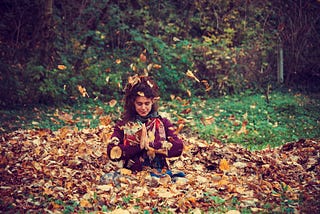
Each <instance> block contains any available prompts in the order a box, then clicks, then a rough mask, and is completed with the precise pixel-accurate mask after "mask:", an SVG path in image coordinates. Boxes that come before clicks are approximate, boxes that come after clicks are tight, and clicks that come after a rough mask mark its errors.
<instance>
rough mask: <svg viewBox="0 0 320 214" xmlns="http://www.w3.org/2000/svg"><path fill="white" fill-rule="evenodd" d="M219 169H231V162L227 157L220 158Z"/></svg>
mask: <svg viewBox="0 0 320 214" xmlns="http://www.w3.org/2000/svg"><path fill="white" fill-rule="evenodd" d="M219 169H220V170H221V171H229V169H230V166H229V163H228V161H227V160H226V159H221V160H220V164H219Z"/></svg>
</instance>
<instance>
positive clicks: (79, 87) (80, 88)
mask: <svg viewBox="0 0 320 214" xmlns="http://www.w3.org/2000/svg"><path fill="white" fill-rule="evenodd" d="M78 91H79V92H80V94H81V95H82V96H83V97H86V96H87V97H89V95H88V93H87V89H86V88H85V87H82V86H81V85H78Z"/></svg>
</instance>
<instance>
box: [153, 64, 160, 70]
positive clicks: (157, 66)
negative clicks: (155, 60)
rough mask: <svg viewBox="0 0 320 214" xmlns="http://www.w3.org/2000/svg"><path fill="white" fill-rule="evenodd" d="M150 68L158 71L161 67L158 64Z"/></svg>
mask: <svg viewBox="0 0 320 214" xmlns="http://www.w3.org/2000/svg"><path fill="white" fill-rule="evenodd" d="M152 67H153V68H154V69H160V68H161V65H159V64H153V65H152Z"/></svg>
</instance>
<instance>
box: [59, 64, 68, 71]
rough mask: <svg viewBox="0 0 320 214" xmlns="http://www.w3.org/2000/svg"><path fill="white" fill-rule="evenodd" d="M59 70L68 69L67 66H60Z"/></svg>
mask: <svg viewBox="0 0 320 214" xmlns="http://www.w3.org/2000/svg"><path fill="white" fill-rule="evenodd" d="M58 69H59V70H66V69H67V66H65V65H58Z"/></svg>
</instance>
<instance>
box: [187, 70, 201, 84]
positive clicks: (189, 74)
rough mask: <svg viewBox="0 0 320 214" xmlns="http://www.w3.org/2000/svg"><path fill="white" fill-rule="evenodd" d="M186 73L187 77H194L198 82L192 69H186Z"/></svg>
mask: <svg viewBox="0 0 320 214" xmlns="http://www.w3.org/2000/svg"><path fill="white" fill-rule="evenodd" d="M186 75H187V77H189V78H191V79H194V80H195V81H197V82H200V80H199V79H198V78H197V77H196V76H195V75H194V74H193V73H192V71H190V70H188V71H187V73H186Z"/></svg>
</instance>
